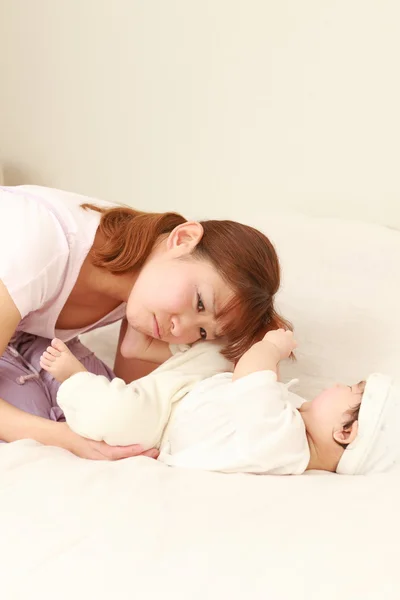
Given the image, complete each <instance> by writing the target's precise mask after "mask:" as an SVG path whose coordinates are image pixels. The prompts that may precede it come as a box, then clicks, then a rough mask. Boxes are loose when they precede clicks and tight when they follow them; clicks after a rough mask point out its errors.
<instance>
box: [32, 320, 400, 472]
mask: <svg viewBox="0 0 400 600" xmlns="http://www.w3.org/2000/svg"><path fill="white" fill-rule="evenodd" d="M295 347H296V342H295V339H294V336H293V333H292V332H291V331H284V330H282V329H279V330H275V331H270V332H268V333H267V334H266V335H265V336H264V338H263V339H262V341H260V342H257V343H256V344H254V345H253V346H252V347H251V348H250V349H249V350H248V351H247V352H246V353H245V354H244V355H243V356H242V358H241V359H240V360H239V361H238V363H237V365H236V366H235V368H234V370H233V373H232V365H231V363H229V362H228V361H227V360H226V359H225V358H224V357H223V356H222V355H221V354H220V352H219V350H220V347H219V346H218V345H216V344H215V343H214V342H199V343H197V344H195V345H194V346H192V347H191V348H190V349H185V350H184V351H182V349H178V350H177V351H176V349H173V350H174V351H175V354H174V355H173V356H172V357H171V358H170V359H169V360H167V362H166V363H164V364H162V365H161V366H160V367H158V368H157V369H156V370H155V371H154V372H153V373H151V374H150V375H148V376H146V377H143V378H142V379H139V380H137V381H134V382H132V383H131V384H125V383H124V382H123V381H122V380H121V379H118V378H116V379H114V380H113V381H111V382H110V381H108V380H107V379H106V378H105V377H103V376H97V375H93V374H91V373H88V372H87V371H86V370H85V368H84V367H83V365H82V364H81V363H80V362H79V361H78V360H77V359H76V358H75V357H74V356H73V355H72V354H71V352H70V351H69V350H68V348H67V347H66V346H65V344H64V343H63V342H61V341H60V340H57V339H55V340H53V342H52V345H51V346H50V347H49V348H48V349H47V351H46V352H44V353H43V355H42V358H41V367H42V368H43V369H45V370H46V371H49V372H50V373H51V374H52V375H53V376H54V377H55V378H56V379H57V380H58V381H60V382H63V383H62V385H61V386H60V389H59V392H58V397H57V400H58V403H59V405H60V407H61V408H62V409H63V410H64V413H65V417H66V420H67V423H68V424H69V426H70V427H71V429H72V430H74V431H75V432H76V433H79V434H80V435H82V436H84V437H88V438H91V439H95V440H104V441H105V442H107V443H108V444H111V445H128V444H132V443H139V444H141V445H142V446H143V447H144V448H145V449H147V448H151V447H155V446H157V447H159V448H160V457H159V460H161V461H163V462H164V463H167V464H169V465H173V466H180V467H188V468H199V469H205V470H211V471H222V472H226V473H237V472H242V473H259V474H272V475H289V474H301V473H304V472H305V471H307V470H309V469H319V470H324V471H331V472H337V473H343V474H365V473H372V472H381V471H385V470H388V469H390V468H392V467H393V466H394V464H395V463H396V462H397V460H398V458H400V446H399V437H400V436H399V435H398V432H397V429H398V426H397V423H398V419H399V416H400V409H399V398H400V390H399V388H398V387H397V386H395V385H394V384H393V382H392V380H391V379H390V378H389V377H386V376H384V375H378V374H374V375H371V376H370V377H369V378H368V380H367V382H364V381H362V382H360V383H357V384H355V385H352V386H347V385H335V386H333V387H331V388H329V389H327V390H325V391H323V392H322V393H321V394H320V395H319V396H317V397H316V398H315V399H314V400H312V401H310V402H308V401H305V400H304V399H302V398H300V397H299V396H297V395H296V394H293V393H292V392H291V391H290V390H289V387H290V384H291V383H292V382H290V383H289V384H286V385H285V384H283V383H280V382H279V381H278V376H277V369H278V364H279V362H280V361H281V360H283V359H285V358H288V357H289V356H290V354H291V353H292V352H293V350H294V349H295ZM146 358H147V359H149V357H148V356H146Z"/></svg>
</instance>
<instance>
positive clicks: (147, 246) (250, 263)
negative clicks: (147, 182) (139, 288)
mask: <svg viewBox="0 0 400 600" xmlns="http://www.w3.org/2000/svg"><path fill="white" fill-rule="evenodd" d="M82 206H83V208H87V209H91V210H95V211H97V212H100V213H101V215H102V216H101V220H100V225H99V231H100V233H101V234H102V237H103V239H105V243H104V244H103V245H102V247H101V248H98V249H95V250H93V251H92V257H93V263H94V264H95V265H96V266H98V267H102V268H104V269H107V270H108V271H109V272H111V273H114V274H119V273H120V274H122V273H126V272H128V271H132V270H135V269H140V268H141V267H142V266H143V264H144V263H145V261H146V259H147V258H148V257H149V255H150V253H151V251H152V249H153V248H154V245H155V244H156V242H157V240H158V239H159V238H160V236H162V235H166V234H169V233H170V232H171V231H172V230H173V229H174V228H175V227H177V226H178V225H180V224H182V223H185V222H186V219H185V218H184V217H182V216H181V215H179V214H177V213H147V212H140V211H137V210H134V209H132V208H128V207H124V206H119V207H115V208H111V209H108V210H107V209H103V208H100V207H98V206H95V205H92V204H83V205H82ZM201 225H202V226H203V229H204V234H203V236H202V238H201V240H200V242H199V243H198V244H197V246H196V248H195V250H194V251H193V253H192V255H191V256H192V258H194V259H199V260H206V261H208V262H210V263H211V264H212V265H213V266H214V267H215V269H216V270H217V272H218V273H219V274H220V276H221V277H222V278H223V279H224V281H225V282H226V283H227V284H228V285H229V287H230V288H231V289H232V290H233V292H234V297H233V298H232V300H231V301H230V302H229V303H228V304H227V306H224V307H222V309H221V311H220V313H219V315H218V320H219V321H220V322H221V326H222V333H223V335H224V336H225V338H226V340H227V347H226V350H225V351H224V354H225V356H227V357H228V358H229V359H231V360H233V361H236V360H238V359H239V358H240V356H242V354H243V353H244V352H245V351H246V350H247V349H248V348H249V347H250V346H251V345H252V344H253V343H254V342H255V341H256V340H258V339H260V337H261V335H263V334H265V333H266V332H267V331H269V330H270V329H277V328H279V327H283V328H285V329H287V328H290V324H289V323H288V322H287V321H286V320H285V319H283V318H282V317H281V316H280V315H279V314H278V313H277V312H276V311H275V307H274V296H275V294H276V292H277V291H278V289H279V286H280V265H279V260H278V256H277V254H276V251H275V248H274V247H273V245H272V244H271V242H270V241H269V239H268V238H267V237H266V236H265V235H264V234H263V233H261V232H260V231H258V230H257V229H254V228H253V227H250V226H248V225H243V224H241V223H237V222H236V221H226V220H225V221H217V220H209V221H201Z"/></svg>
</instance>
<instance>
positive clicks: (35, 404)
mask: <svg viewBox="0 0 400 600" xmlns="http://www.w3.org/2000/svg"><path fill="white" fill-rule="evenodd" d="M49 344H50V340H48V339H46V338H42V337H38V336H35V335H31V334H29V333H18V334H17V335H16V336H14V338H13V339H12V343H10V344H9V346H8V347H7V350H6V352H5V353H4V354H3V356H2V357H1V358H0V398H3V399H4V400H6V401H7V402H8V403H9V404H12V405H13V406H16V407H17V408H20V409H21V410H24V411H26V412H28V413H31V414H33V415H37V416H38V417H44V418H46V419H51V420H53V421H65V418H64V414H63V412H62V410H61V408H60V407H59V406H58V405H57V391H58V388H59V386H60V384H59V383H58V382H57V381H56V380H55V379H53V377H52V376H51V375H50V373H47V372H46V371H43V370H42V369H41V368H40V364H39V360H40V356H41V354H42V353H43V351H44V350H45V349H46V348H47V346H48V345H49ZM67 346H68V347H69V349H70V350H71V352H72V353H73V354H74V355H75V356H76V357H77V358H78V359H79V360H80V361H81V362H82V363H83V364H84V366H85V367H86V369H87V370H88V371H90V372H91V373H95V374H96V375H104V376H105V377H107V379H109V380H110V381H111V379H113V378H114V373H113V372H112V370H111V369H110V368H109V367H107V365H105V364H104V363H103V362H102V361H101V360H99V359H98V358H97V357H96V356H95V355H94V354H93V352H91V350H89V349H88V348H86V346H84V345H83V344H82V343H81V342H80V341H79V339H78V338H75V339H73V340H71V341H69V342H67Z"/></svg>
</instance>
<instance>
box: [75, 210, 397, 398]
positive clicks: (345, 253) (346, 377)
mask: <svg viewBox="0 0 400 600" xmlns="http://www.w3.org/2000/svg"><path fill="white" fill-rule="evenodd" d="M231 218H237V219H238V220H241V221H242V222H246V223H249V224H250V225H254V226H255V227H258V228H259V229H261V230H262V231H264V233H265V234H266V235H268V236H269V237H270V239H271V240H272V241H273V242H274V244H275V246H276V249H277V251H278V254H279V256H280V260H281V265H282V271H283V285H282V289H281V291H280V292H279V294H278V297H277V305H278V308H279V310H280V311H281V313H282V314H283V315H284V316H285V317H287V318H288V319H290V320H291V321H292V323H293V325H294V327H295V332H296V337H297V339H298V342H299V348H298V350H297V351H296V356H297V361H296V362H294V363H290V362H289V363H285V364H284V365H283V366H282V368H281V375H282V379H283V380H284V381H286V380H288V379H291V378H295V377H298V378H299V379H300V384H299V386H298V388H297V389H295V390H294V391H296V392H297V393H299V394H301V395H303V396H304V397H306V398H311V397H313V396H314V395H315V394H316V393H317V392H318V391H319V390H321V389H323V388H324V387H326V386H329V385H330V384H332V383H334V382H343V383H349V384H350V383H356V382H358V381H359V380H361V379H365V378H366V377H367V376H368V374H370V373H371V372H374V371H380V372H384V373H387V374H390V375H394V376H395V375H396V374H397V373H398V370H399V369H398V364H399V362H400V317H399V314H398V311H399V307H400V232H399V231H395V230H392V229H389V228H387V227H384V226H381V225H371V224H364V223H358V222H354V221H344V220H339V219H322V218H313V217H307V216H302V215H286V216H277V215H274V216H267V215H253V216H252V217H250V218H247V217H246V218H243V216H242V217H241V218H240V216H236V217H235V216H231ZM82 338H83V340H86V343H88V345H90V347H92V348H93V349H94V350H95V351H96V352H97V353H98V355H99V356H100V357H101V358H103V359H104V360H105V361H106V362H107V363H108V364H110V365H112V361H113V356H114V352H115V345H116V338H117V326H116V325H113V326H111V328H105V329H103V330H97V331H95V332H92V333H90V334H86V335H85V336H82Z"/></svg>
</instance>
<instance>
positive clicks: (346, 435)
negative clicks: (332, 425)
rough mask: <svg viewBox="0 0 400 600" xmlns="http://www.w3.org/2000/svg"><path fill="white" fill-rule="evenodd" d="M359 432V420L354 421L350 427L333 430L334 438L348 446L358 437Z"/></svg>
mask: <svg viewBox="0 0 400 600" xmlns="http://www.w3.org/2000/svg"><path fill="white" fill-rule="evenodd" d="M357 434H358V421H354V423H352V425H351V426H350V427H347V428H346V429H345V428H343V427H342V428H341V429H338V430H337V431H334V432H333V439H334V440H335V442H337V443H338V444H341V445H345V446H348V445H349V444H351V443H352V442H354V440H355V439H356V437H357Z"/></svg>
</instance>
